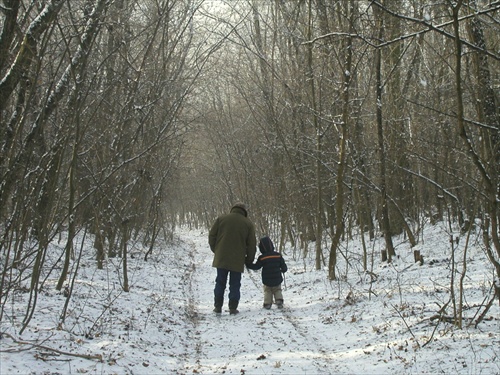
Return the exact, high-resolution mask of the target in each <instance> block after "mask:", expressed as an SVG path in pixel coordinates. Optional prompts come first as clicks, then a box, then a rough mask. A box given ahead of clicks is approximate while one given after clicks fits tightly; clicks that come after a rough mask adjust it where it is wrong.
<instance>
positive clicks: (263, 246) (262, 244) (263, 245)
mask: <svg viewBox="0 0 500 375" xmlns="http://www.w3.org/2000/svg"><path fill="white" fill-rule="evenodd" d="M259 250H260V252H261V253H262V254H264V253H270V252H272V251H274V245H273V241H271V239H270V238H269V237H267V236H265V237H262V238H261V239H260V241H259Z"/></svg>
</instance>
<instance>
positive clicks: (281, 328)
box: [179, 233, 334, 374]
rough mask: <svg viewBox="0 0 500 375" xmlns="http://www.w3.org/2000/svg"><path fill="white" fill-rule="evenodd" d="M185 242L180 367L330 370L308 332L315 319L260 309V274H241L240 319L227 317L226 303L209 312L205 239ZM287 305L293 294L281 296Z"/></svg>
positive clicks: (211, 273) (329, 356)
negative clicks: (183, 337)
mask: <svg viewBox="0 0 500 375" xmlns="http://www.w3.org/2000/svg"><path fill="white" fill-rule="evenodd" d="M181 238H182V236H181ZM186 238H187V237H186ZM189 238H190V242H189V243H186V245H187V246H186V248H187V249H189V253H188V254H186V255H187V256H186V257H185V258H184V259H185V261H184V263H185V262H186V260H189V264H184V267H185V271H184V274H183V280H182V291H183V293H184V301H185V302H184V303H185V309H186V312H185V316H186V318H187V320H188V321H189V322H186V323H187V324H186V326H190V327H191V328H189V329H188V330H189V332H187V336H188V337H189V339H187V340H186V341H185V343H184V345H185V351H186V355H185V356H182V357H183V358H182V359H181V361H182V363H180V364H179V365H180V367H181V368H183V369H184V370H188V371H190V372H195V373H214V372H215V373H218V372H221V373H222V372H227V373H244V372H253V371H258V369H259V368H260V367H262V366H265V367H269V366H270V365H271V366H272V367H273V368H276V370H277V372H281V371H282V370H283V369H282V367H286V368H289V369H296V371H297V372H299V373H300V372H302V371H304V369H309V371H311V369H314V373H318V374H320V373H329V372H331V370H332V367H334V366H333V363H332V362H333V353H328V351H327V350H326V349H324V348H322V347H321V341H318V340H317V338H316V337H313V336H312V335H311V334H312V333H313V332H311V334H309V333H308V330H307V326H308V324H309V323H310V321H311V320H317V319H318V317H316V316H310V317H307V318H306V319H305V320H304V317H303V316H301V315H300V314H298V315H295V314H294V311H293V310H294V308H295V306H294V307H293V308H290V307H285V308H284V309H283V310H279V309H277V308H275V306H273V308H272V309H271V310H264V309H263V308H262V298H263V295H262V293H263V292H262V285H261V281H260V272H253V271H246V272H245V273H244V274H243V277H242V285H241V294H242V297H241V300H240V305H239V310H240V313H239V314H238V315H229V311H228V308H227V301H225V302H226V303H225V306H224V307H223V312H222V314H215V313H213V311H212V309H213V287H214V282H215V275H216V273H215V269H214V268H213V267H212V264H211V263H212V252H211V251H210V249H209V247H208V240H207V235H206V234H203V233H200V236H199V237H194V236H192V234H191V235H190V236H189ZM285 293H286V291H285ZM285 301H287V302H288V303H289V306H291V305H292V304H293V296H292V295H290V296H287V295H285ZM299 308H302V309H304V308H307V307H306V306H303V307H299ZM189 323H191V324H190V325H189ZM220 353H226V357H225V358H221V356H220ZM280 368H281V369H280Z"/></svg>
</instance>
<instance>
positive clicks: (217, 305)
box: [214, 297, 224, 314]
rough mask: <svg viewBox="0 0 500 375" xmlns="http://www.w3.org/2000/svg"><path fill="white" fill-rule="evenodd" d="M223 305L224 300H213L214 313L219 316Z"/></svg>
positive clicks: (218, 298)
mask: <svg viewBox="0 0 500 375" xmlns="http://www.w3.org/2000/svg"><path fill="white" fill-rule="evenodd" d="M223 304H224V298H220V297H215V299H214V313H217V314H220V313H221V312H222V305H223Z"/></svg>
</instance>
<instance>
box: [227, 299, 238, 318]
mask: <svg viewBox="0 0 500 375" xmlns="http://www.w3.org/2000/svg"><path fill="white" fill-rule="evenodd" d="M239 302H240V301H236V300H229V314H231V315H235V314H238V313H239V311H238V303H239Z"/></svg>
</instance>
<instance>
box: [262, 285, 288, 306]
mask: <svg viewBox="0 0 500 375" xmlns="http://www.w3.org/2000/svg"><path fill="white" fill-rule="evenodd" d="M273 296H274V301H275V302H276V301H278V300H281V301H283V293H281V284H280V285H278V286H267V285H264V305H272V303H273Z"/></svg>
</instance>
